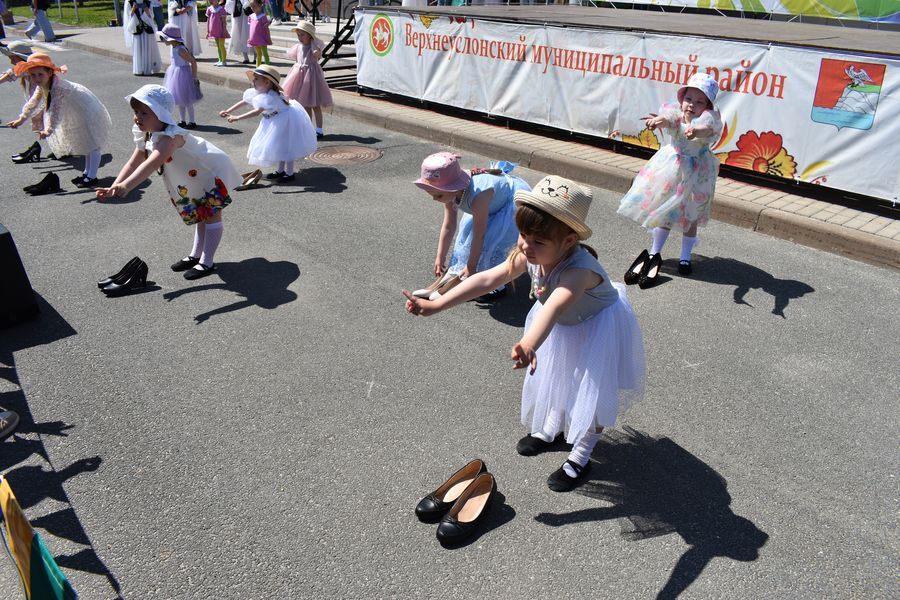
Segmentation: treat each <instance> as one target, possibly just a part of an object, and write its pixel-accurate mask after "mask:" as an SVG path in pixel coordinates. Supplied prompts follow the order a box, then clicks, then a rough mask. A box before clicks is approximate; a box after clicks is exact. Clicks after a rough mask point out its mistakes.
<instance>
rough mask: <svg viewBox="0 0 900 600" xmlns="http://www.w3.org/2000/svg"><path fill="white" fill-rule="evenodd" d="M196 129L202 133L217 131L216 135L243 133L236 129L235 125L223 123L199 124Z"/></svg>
mask: <svg viewBox="0 0 900 600" xmlns="http://www.w3.org/2000/svg"><path fill="white" fill-rule="evenodd" d="M194 131H199V132H200V133H215V134H216V135H235V134H238V133H242V131H241V130H240V129H236V128H234V127H224V126H222V125H200V124H198V125H197V126H196V127H195V128H194Z"/></svg>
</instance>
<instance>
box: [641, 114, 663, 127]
mask: <svg viewBox="0 0 900 600" xmlns="http://www.w3.org/2000/svg"><path fill="white" fill-rule="evenodd" d="M641 120H642V121H643V122H644V124H645V125H646V126H647V129H649V130H650V131H653V130H654V129H656V128H657V127H659V126H660V125H665V124H666V120H665V119H664V118H662V117H660V116H659V115H657V114H656V113H650V114H649V115H648V116H646V117H641Z"/></svg>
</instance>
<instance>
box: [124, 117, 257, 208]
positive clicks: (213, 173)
mask: <svg viewBox="0 0 900 600" xmlns="http://www.w3.org/2000/svg"><path fill="white" fill-rule="evenodd" d="M132 133H133V135H134V143H135V145H136V146H137V147H138V148H139V149H141V150H145V151H146V152H147V153H148V154H149V153H150V152H153V150H154V148H155V146H156V144H158V143H159V140H160V138H161V137H175V136H179V135H180V136H182V137H184V146H182V147H181V148H177V149H176V150H175V152H173V153H172V156H171V157H169V159H168V160H167V161H166V163H165V164H164V165H163V167H162V177H163V181H164V182H165V184H166V190H168V192H169V199H170V200H171V201H172V206H174V207H175V210H177V211H178V214H179V215H180V216H181V219H182V221H184V224H185V225H194V224H196V223H198V222H200V221H203V220H204V219H208V218H210V217H213V216H215V215H216V213H218V212H219V211H220V210H222V209H223V208H225V207H226V206H228V205H229V204H231V196H229V190H231V189H234V187H235V186H237V185H240V183H241V181H242V180H241V176H240V174H239V173H238V172H237V169H235V168H234V164H232V162H231V159H230V158H228V155H227V154H225V153H224V152H222V151H221V150H220V149H219V148H217V147H216V146H214V145H213V144H210V143H209V142H207V141H206V140H205V139H203V138H201V137H197V136H195V135H192V134H191V133H189V132H188V131H185V130H184V129H181V128H180V127H177V126H175V125H169V126H167V127H166V129H165V131H159V132H156V133H153V134H150V135H148V134H145V133H143V132H142V131H141V130H140V129H138V128H137V126H135V127H134V128H133V129H132Z"/></svg>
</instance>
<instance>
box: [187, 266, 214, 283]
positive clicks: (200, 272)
mask: <svg viewBox="0 0 900 600" xmlns="http://www.w3.org/2000/svg"><path fill="white" fill-rule="evenodd" d="M215 270H216V265H210V266H208V267H207V266H206V265H204V264H202V263H197V264H196V265H195V266H194V267H193V268H192V269H188V270H187V271H185V272H184V278H185V279H200V278H201V277H206V276H207V275H212V274H213V273H214V272H215Z"/></svg>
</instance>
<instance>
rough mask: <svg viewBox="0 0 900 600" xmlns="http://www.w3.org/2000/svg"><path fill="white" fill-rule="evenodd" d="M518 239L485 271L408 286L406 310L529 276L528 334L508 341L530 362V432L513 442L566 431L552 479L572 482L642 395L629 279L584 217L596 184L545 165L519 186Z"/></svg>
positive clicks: (525, 394)
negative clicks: (615, 276) (600, 258)
mask: <svg viewBox="0 0 900 600" xmlns="http://www.w3.org/2000/svg"><path fill="white" fill-rule="evenodd" d="M515 202H516V216H515V220H516V227H517V228H518V230H519V240H518V243H517V245H516V247H515V248H514V249H513V251H512V252H511V253H510V255H509V259H508V260H507V262H506V263H504V264H500V265H497V266H496V267H493V268H492V269H488V270H487V271H481V272H479V273H476V274H474V275H472V276H470V277H468V278H467V279H466V280H465V281H463V282H462V283H460V284H459V285H458V286H456V287H455V288H453V289H452V290H450V291H449V292H447V293H446V294H444V295H442V296H439V297H438V298H437V299H436V300H424V299H422V298H418V297H416V296H413V295H412V294H410V293H409V292H407V291H406V290H404V291H403V294H404V295H405V296H406V298H407V301H406V310H407V311H408V312H410V313H412V314H414V315H421V316H427V315H431V314H434V313H437V312H439V311H442V310H445V309H447V308H450V307H452V306H456V305H457V304H460V303H462V302H465V301H466V300H470V299H472V298H475V297H477V296H479V295H481V294H484V293H485V292H487V291H489V290H493V289H496V288H497V287H499V286H501V285H504V284H506V283H509V282H511V281H513V280H514V279H516V278H517V277H518V276H519V275H521V274H523V273H526V272H527V273H528V274H529V275H530V276H531V290H532V294H533V295H534V297H535V298H537V302H536V303H535V305H534V306H533V307H532V308H531V311H530V312H529V313H528V317H527V319H526V321H525V334H524V335H523V336H522V338H521V339H520V340H519V341H518V342H517V343H516V344H515V345H514V346H513V347H512V351H511V352H510V358H511V359H512V362H513V368H515V369H521V368H525V367H530V370H529V371H528V372H527V374H526V375H525V385H524V386H523V388H522V412H521V417H522V424H523V425H525V427H527V428H528V431H529V434H528V435H526V436H525V437H523V438H522V439H521V440H519V443H518V445H517V446H516V451H517V452H518V453H519V454H521V455H523V456H533V455H535V454H538V453H540V452H543V451H545V450H547V449H548V448H549V447H551V446H553V445H554V442H556V441H561V440H558V439H557V438H558V436H560V437H561V436H564V437H565V440H566V441H567V442H569V443H570V444H572V445H573V446H572V451H571V453H570V454H569V456H568V458H567V460H566V461H565V463H563V465H562V466H561V467H560V468H559V469H557V470H556V471H555V472H553V473H552V474H551V475H550V477H549V478H548V479H547V485H548V486H549V487H550V489H552V490H554V491H557V492H564V491H569V490H571V489H572V488H574V487H575V486H577V485H578V484H580V483H581V482H582V481H584V480H585V479H586V477H587V474H588V472H589V470H590V456H591V452H592V451H593V449H594V445H595V444H596V443H597V434H598V433H599V432H600V431H602V429H603V428H604V427H612V426H613V425H615V422H616V416H617V415H618V414H619V413H621V412H623V411H624V410H625V409H627V408H628V406H630V405H631V404H632V403H634V402H636V401H637V400H639V399H640V398H641V397H642V396H643V392H644V382H645V367H644V344H643V339H642V336H641V330H640V327H639V326H638V323H637V319H636V318H635V316H634V312H633V311H632V310H631V305H630V304H629V303H628V299H627V297H626V296H625V287H624V286H623V285H621V284H618V283H616V284H614V283H612V282H610V280H609V276H608V275H607V274H606V271H605V270H604V269H603V267H602V266H600V263H598V262H597V259H596V254H595V253H594V251H593V249H591V248H590V247H588V246H586V245H584V244H582V243H581V242H582V241H583V240H586V239H587V238H589V237H590V236H591V229H590V227H588V226H587V225H586V224H585V218H586V217H587V212H588V209H589V208H590V204H591V192H590V190H587V189H585V188H582V187H581V186H580V185H578V184H577V183H575V182H573V181H569V180H567V179H563V178H562V177H556V176H553V175H549V176H547V177H544V178H543V179H542V180H541V181H539V182H538V183H537V185H535V186H534V189H533V190H532V191H527V190H520V191H518V192H516V197H515Z"/></svg>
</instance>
